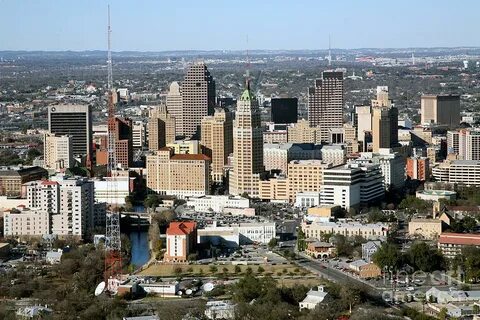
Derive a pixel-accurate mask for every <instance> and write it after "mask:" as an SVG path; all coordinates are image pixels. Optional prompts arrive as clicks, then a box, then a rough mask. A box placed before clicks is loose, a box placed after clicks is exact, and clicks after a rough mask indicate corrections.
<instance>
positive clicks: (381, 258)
mask: <svg viewBox="0 0 480 320" xmlns="http://www.w3.org/2000/svg"><path fill="white" fill-rule="evenodd" d="M372 260H373V262H374V263H375V264H376V265H377V266H379V267H380V268H382V269H383V268H385V267H392V268H393V269H397V268H398V267H399V266H400V261H401V252H400V250H399V248H398V247H397V246H396V245H395V244H393V243H384V244H383V245H382V246H381V247H380V248H378V250H377V252H375V253H374V254H373V256H372Z"/></svg>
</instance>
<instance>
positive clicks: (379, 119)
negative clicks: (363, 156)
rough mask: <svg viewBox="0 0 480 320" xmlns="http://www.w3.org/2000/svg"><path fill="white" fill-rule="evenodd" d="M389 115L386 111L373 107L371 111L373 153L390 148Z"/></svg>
mask: <svg viewBox="0 0 480 320" xmlns="http://www.w3.org/2000/svg"><path fill="white" fill-rule="evenodd" d="M390 133H391V130H390V113H389V111H388V109H386V108H382V107H375V108H373V109H372V142H373V152H378V150H379V149H380V148H390Z"/></svg>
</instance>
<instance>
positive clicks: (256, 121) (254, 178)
mask: <svg viewBox="0 0 480 320" xmlns="http://www.w3.org/2000/svg"><path fill="white" fill-rule="evenodd" d="M264 171H265V170H264V166H263V134H262V127H261V120H260V109H259V107H258V103H257V100H256V98H255V96H254V95H253V94H252V92H251V90H250V83H249V80H248V79H247V87H246V89H245V91H244V92H243V94H242V95H241V97H240V99H239V100H238V102H237V110H236V113H235V122H234V125H233V171H232V172H231V173H230V178H229V192H230V194H233V195H241V194H244V193H247V194H248V195H249V196H253V197H255V196H258V190H259V182H260V176H261V174H262V173H263V172H264Z"/></svg>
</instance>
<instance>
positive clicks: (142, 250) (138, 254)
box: [128, 206, 150, 268]
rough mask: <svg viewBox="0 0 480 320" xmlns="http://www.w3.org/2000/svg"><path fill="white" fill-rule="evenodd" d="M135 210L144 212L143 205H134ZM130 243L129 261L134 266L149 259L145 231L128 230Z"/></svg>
mask: <svg viewBox="0 0 480 320" xmlns="http://www.w3.org/2000/svg"><path fill="white" fill-rule="evenodd" d="M134 210H135V212H144V211H145V208H144V207H143V206H134ZM128 238H129V239H130V243H131V244H132V258H131V260H130V263H131V264H133V265H135V267H136V268H138V267H141V266H143V265H144V264H145V263H147V261H148V260H149V259H150V249H149V246H148V232H147V231H133V230H132V231H130V233H129V234H128Z"/></svg>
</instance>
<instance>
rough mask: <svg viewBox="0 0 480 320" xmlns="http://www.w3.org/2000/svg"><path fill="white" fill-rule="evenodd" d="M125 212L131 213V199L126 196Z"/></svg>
mask: <svg viewBox="0 0 480 320" xmlns="http://www.w3.org/2000/svg"><path fill="white" fill-rule="evenodd" d="M125 211H127V212H131V211H133V197H132V196H126V197H125Z"/></svg>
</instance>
